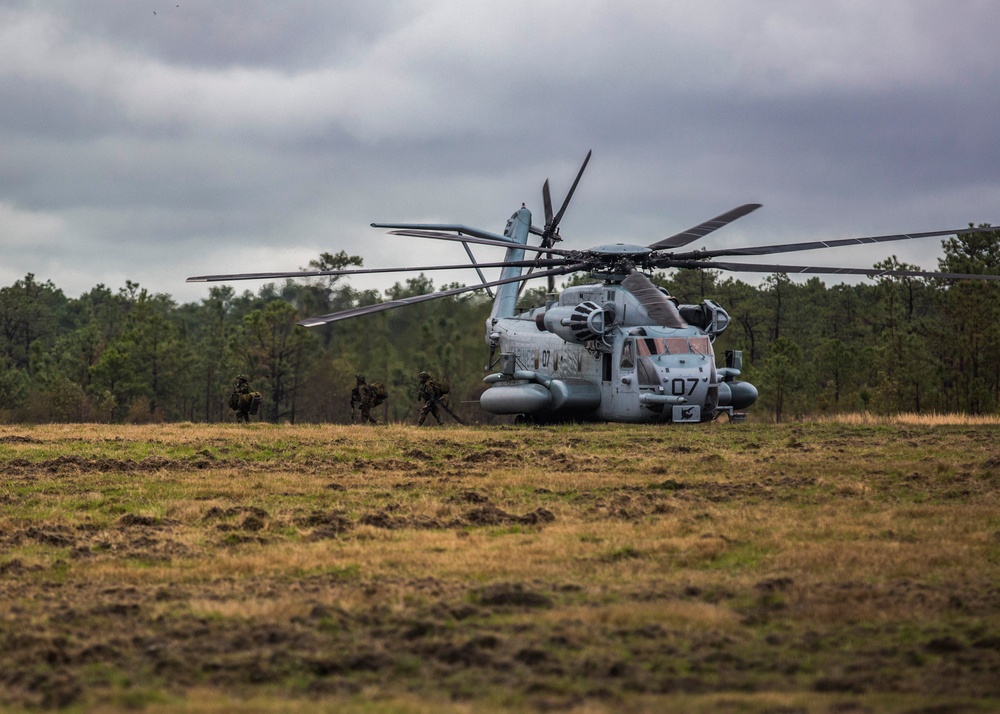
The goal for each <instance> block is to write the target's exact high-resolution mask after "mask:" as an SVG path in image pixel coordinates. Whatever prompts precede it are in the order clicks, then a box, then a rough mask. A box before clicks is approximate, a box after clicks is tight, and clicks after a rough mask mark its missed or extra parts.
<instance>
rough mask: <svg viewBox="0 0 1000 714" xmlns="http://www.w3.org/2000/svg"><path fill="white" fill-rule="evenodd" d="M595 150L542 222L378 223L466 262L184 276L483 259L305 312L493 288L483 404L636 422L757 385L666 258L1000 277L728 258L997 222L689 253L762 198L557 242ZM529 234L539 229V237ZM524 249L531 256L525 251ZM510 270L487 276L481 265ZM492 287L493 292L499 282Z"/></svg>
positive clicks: (714, 306)
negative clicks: (445, 282) (491, 255)
mask: <svg viewBox="0 0 1000 714" xmlns="http://www.w3.org/2000/svg"><path fill="white" fill-rule="evenodd" d="M591 154H592V151H591V152H588V153H587V156H586V158H585V159H584V161H583V164H582V166H581V167H580V170H579V171H578V172H577V175H576V178H575V180H574V181H573V184H572V186H571V188H570V190H569V192H568V193H567V194H566V197H565V198H564V200H563V202H562V204H561V206H560V208H559V210H558V211H553V202H552V197H551V192H550V189H549V182H548V179H546V180H545V182H544V184H543V185H542V204H543V209H544V217H545V223H544V225H543V226H542V227H538V226H536V225H534V224H533V223H532V221H533V218H532V214H531V211H530V210H529V209H528V208H527V207H526V206H525V204H524V203H522V204H521V208H519V209H517V210H515V211H514V213H513V214H512V215H511V216H510V218H509V219H508V220H507V224H506V227H505V229H504V231H503V233H502V234H497V233H493V232H490V231H486V230H482V229H479V228H473V227H469V226H465V225H459V224H427V223H372V224H371V226H372V227H374V228H382V229H389V233H390V234H391V235H399V236H408V237H417V238H427V239H433V240H446V241H457V242H460V243H462V245H463V247H464V248H465V251H466V254H467V255H468V258H469V261H470V262H469V263H468V264H463V265H429V266H420V267H404V268H358V269H340V270H312V271H296V272H272V273H238V274H230V275H201V276H194V277H190V278H188V279H187V280H188V282H209V281H234V280H255V279H276V278H312V277H319V276H342V275H361V274H374V273H393V272H418V271H419V272H424V271H433V270H454V269H458V268H470V267H471V268H474V269H475V270H476V272H477V274H478V276H479V279H480V282H479V283H477V284H474V285H469V286H462V287H456V288H451V289H446V290H440V291H437V292H432V293H427V294H423V295H417V296H411V297H405V298H401V299H397V300H391V301H387V302H382V303H377V304H374V305H366V306H363V307H357V308H353V309H349V310H343V311H340V312H335V313H330V314H328V315H321V316H318V317H310V318H306V319H303V320H301V321H299V323H298V324H299V325H301V326H304V327H317V326H321V325H327V324H330V323H333V322H338V321H340V320H346V319H350V318H356V317H362V316H364V315H369V314H373V313H377V312H382V311H385V310H391V309H395V308H399V307H404V306H407V305H413V304H417V303H421V302H426V301H429V300H437V299H440V298H445V297H449V296H454V295H460V294H462V293H466V292H470V291H474V290H486V291H487V292H488V293H489V294H490V296H491V297H492V298H493V304H492V309H491V312H490V316H489V318H487V320H486V324H485V339H486V345H487V347H488V349H489V360H488V364H487V367H486V371H491V370H494V371H492V372H491V373H490V374H488V375H487V376H486V377H485V378H484V380H483V381H484V382H485V383H486V384H487V388H486V389H485V391H483V393H482V394H481V396H480V398H479V404H480V406H481V407H482V408H483V409H484V410H485V411H487V412H490V413H492V414H497V415H511V416H514V417H515V420H516V421H519V422H528V423H549V422H558V421H611V422H630V423H702V422H708V421H712V420H714V419H717V418H719V417H720V416H721V415H726V416H727V417H728V419H729V420H730V421H742V420H743V419H745V417H746V413H745V412H744V411H743V410H745V409H747V408H749V407H750V406H751V405H753V403H754V402H756V401H757V398H758V390H757V388H756V387H755V386H754V385H753V384H751V383H750V382H747V381H741V380H739V379H737V378H738V377H739V376H740V375H741V372H742V368H743V365H742V353H741V352H740V351H739V350H730V351H727V352H726V354H725V357H724V363H723V366H719V365H717V363H716V355H715V352H714V349H713V344H714V342H715V340H716V338H717V337H718V336H719V335H720V334H721V333H722V332H723V331H724V330H725V329H726V327H727V326H728V325H729V324H730V317H729V314H728V313H727V312H726V310H725V309H724V308H723V307H722V306H721V305H719V304H718V303H716V302H715V301H713V300H708V299H705V300H703V301H702V302H701V303H700V304H697V305H688V304H680V303H679V301H678V300H676V299H675V298H673V297H671V296H670V295H669V294H667V293H666V291H665V290H664V289H662V288H660V287H658V286H657V285H656V284H655V283H653V281H652V280H651V279H650V277H649V276H648V275H647V273H649V272H652V271H655V270H663V269H670V268H693V269H711V270H722V271H731V272H757V273H785V274H821V275H860V276H868V277H883V276H891V277H917V278H940V279H950V280H1000V276H996V275H976V274H960V273H942V272H925V271H919V270H883V269H873V268H834V267H817V266H795V265H775V264H759V263H734V262H729V261H720V260H717V258H720V257H726V256H760V255H771V254H776V253H787V252H795V251H805V250H814V249H819V248H836V247H845V246H852V245H866V244H871V243H885V242H891V241H899V240H910V239H915V238H927V237H933V236H946V235H961V234H966V233H977V232H982V231H983V230H988V228H983V227H979V228H973V227H971V226H970V227H968V228H959V229H949V230H940V231H926V232H920V233H899V234H893V235H882V236H867V237H861V238H848V239H841V240H829V241H810V242H802V243H785V244H775V245H764V246H747V247H742V248H722V249H707V250H706V249H702V250H690V249H687V246H689V245H690V244H691V243H693V242H694V241H696V240H698V239H701V238H704V237H705V236H707V235H708V234H710V233H712V232H713V231H716V230H719V229H720V228H723V227H725V226H727V225H728V224H730V223H732V222H733V221H735V220H737V219H739V218H742V217H744V216H746V215H747V214H749V213H752V212H753V211H755V210H757V209H758V208H760V207H761V204H759V203H746V204H743V205H740V206H737V207H736V208H733V209H731V210H729V211H727V212H725V213H722V214H720V215H718V216H716V217H714V218H712V219H710V220H707V221H704V222H703V223H700V224H698V225H696V226H693V227H692V228H689V229H687V230H685V231H682V232H680V233H677V234H675V235H672V236H670V237H667V238H664V239H661V240H659V241H656V242H653V243H650V244H648V245H638V244H629V243H614V244H607V245H600V246H596V247H593V248H590V249H586V250H569V249H566V248H561V247H557V246H556V244H557V243H560V242H562V241H563V238H562V236H561V235H560V231H559V226H560V223H561V221H562V219H563V217H564V215H565V213H566V209H567V207H568V206H569V203H570V200H571V199H572V197H573V194H574V193H575V191H576V188H577V186H578V185H579V183H580V179H581V178H582V176H583V173H584V171H585V169H586V168H587V164H588V163H589V161H590V158H591ZM531 236H537V237H538V238H539V241H538V245H530V244H529V239H530V237H531ZM470 245H482V246H489V247H494V248H503V249H505V253H504V257H503V260H501V261H496V262H479V261H477V259H476V257H475V255H474V254H473V252H472V249H471V248H470ZM527 253H531V254H533V257H526V254H527ZM494 268H499V269H500V275H499V278H498V279H496V280H488V279H487V277H486V275H485V274H484V273H483V270H484V269H494ZM578 272H587V273H589V275H590V276H591V277H592V278H594V279H596V280H597V281H598V282H596V283H593V284H585V285H574V286H571V287H567V288H565V289H563V290H562V292H561V293H560V294H558V296H556V293H555V278H556V277H557V276H564V275H570V274H573V273H578ZM543 277H544V278H547V281H548V295H549V299H548V300H547V302H546V304H545V305H544V306H541V307H535V308H531V309H528V310H526V311H521V312H518V310H517V299H518V295H519V293H520V290H521V288H522V287H523V286H524V284H525V282H526V281H527V280H530V279H535V278H543ZM493 288H496V292H495V293H494V292H493V290H492V289H493Z"/></svg>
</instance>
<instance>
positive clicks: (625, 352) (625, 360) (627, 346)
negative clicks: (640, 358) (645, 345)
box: [618, 340, 635, 369]
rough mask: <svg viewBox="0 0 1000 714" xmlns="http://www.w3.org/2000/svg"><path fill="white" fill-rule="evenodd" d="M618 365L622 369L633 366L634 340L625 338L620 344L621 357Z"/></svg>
mask: <svg viewBox="0 0 1000 714" xmlns="http://www.w3.org/2000/svg"><path fill="white" fill-rule="evenodd" d="M618 366H619V367H621V368H622V369H633V368H634V367H635V340H625V342H624V343H623V344H622V359H621V362H620V363H619V365H618Z"/></svg>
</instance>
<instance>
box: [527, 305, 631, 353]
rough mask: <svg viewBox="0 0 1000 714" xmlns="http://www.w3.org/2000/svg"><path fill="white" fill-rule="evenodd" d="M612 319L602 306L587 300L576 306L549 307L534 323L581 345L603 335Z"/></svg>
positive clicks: (543, 329)
mask: <svg viewBox="0 0 1000 714" xmlns="http://www.w3.org/2000/svg"><path fill="white" fill-rule="evenodd" d="M612 320H613V317H611V316H610V315H608V314H607V312H606V311H605V309H604V308H603V307H601V306H600V305H598V304H597V303H595V302H591V301H589V300H588V301H587V302H582V303H580V304H579V305H577V306H576V307H553V308H550V309H548V310H546V311H545V312H544V313H542V314H540V315H538V316H537V317H536V318H535V324H536V325H537V326H538V329H539V330H542V331H546V330H547V331H548V332H551V333H553V334H556V335H559V336H560V337H561V338H563V339H564V340H566V341H567V342H575V343H576V344H579V345H582V344H586V343H587V342H589V341H591V340H596V339H600V338H601V337H603V336H604V333H605V331H606V330H607V327H608V325H609V324H610V322H611V321H612Z"/></svg>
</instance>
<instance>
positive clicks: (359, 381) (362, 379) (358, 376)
mask: <svg viewBox="0 0 1000 714" xmlns="http://www.w3.org/2000/svg"><path fill="white" fill-rule="evenodd" d="M354 378H355V379H356V380H358V383H361V382H364V381H365V375H363V374H356V375H354Z"/></svg>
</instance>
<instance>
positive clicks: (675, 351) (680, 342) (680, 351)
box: [665, 337, 688, 355]
mask: <svg viewBox="0 0 1000 714" xmlns="http://www.w3.org/2000/svg"><path fill="white" fill-rule="evenodd" d="M665 342H666V343H667V354H672V355H686V354H687V353H688V341H687V338H686V337H668V338H667V339H666V340H665Z"/></svg>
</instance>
